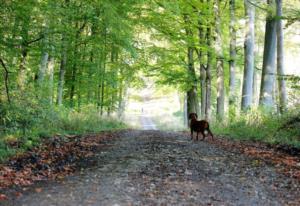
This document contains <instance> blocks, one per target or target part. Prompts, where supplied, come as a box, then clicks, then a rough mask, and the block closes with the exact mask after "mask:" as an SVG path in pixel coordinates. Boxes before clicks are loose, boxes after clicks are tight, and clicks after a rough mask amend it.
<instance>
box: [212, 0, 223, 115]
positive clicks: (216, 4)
mask: <svg viewBox="0 0 300 206" xmlns="http://www.w3.org/2000/svg"><path fill="white" fill-rule="evenodd" d="M214 11H215V14H216V28H215V29H216V44H215V49H216V55H217V118H219V119H220V120H223V118H224V106H225V105H224V104H225V85H224V56H223V49H222V37H221V19H220V0H215V2H214Z"/></svg>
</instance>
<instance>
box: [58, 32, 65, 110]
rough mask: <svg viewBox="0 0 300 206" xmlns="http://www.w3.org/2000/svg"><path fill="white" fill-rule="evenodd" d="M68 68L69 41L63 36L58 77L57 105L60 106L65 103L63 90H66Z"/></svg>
mask: <svg viewBox="0 0 300 206" xmlns="http://www.w3.org/2000/svg"><path fill="white" fill-rule="evenodd" d="M66 66H67V41H66V37H65V36H63V38H62V51H61V60H60V68H59V77H58V86H57V104H58V105H62V102H63V90H64V82H65V72H66Z"/></svg>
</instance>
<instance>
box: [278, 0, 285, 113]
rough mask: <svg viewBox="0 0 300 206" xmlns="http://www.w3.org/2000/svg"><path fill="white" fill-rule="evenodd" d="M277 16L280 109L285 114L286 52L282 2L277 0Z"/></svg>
mask: <svg viewBox="0 0 300 206" xmlns="http://www.w3.org/2000/svg"><path fill="white" fill-rule="evenodd" d="M276 15H277V18H278V20H277V30H276V33H277V75H278V78H277V79H278V90H279V109H280V112H281V113H283V112H284V111H285V109H286V104H287V95H286V85H285V80H284V52H283V28H282V0H276Z"/></svg>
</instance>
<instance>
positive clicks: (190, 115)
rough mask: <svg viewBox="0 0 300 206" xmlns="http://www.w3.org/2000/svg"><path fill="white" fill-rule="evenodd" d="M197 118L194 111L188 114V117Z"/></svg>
mask: <svg viewBox="0 0 300 206" xmlns="http://www.w3.org/2000/svg"><path fill="white" fill-rule="evenodd" d="M197 118H198V115H197V114H196V113H190V114H189V119H195V120H196V119H197Z"/></svg>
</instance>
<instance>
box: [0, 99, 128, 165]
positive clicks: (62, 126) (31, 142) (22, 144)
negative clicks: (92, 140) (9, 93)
mask: <svg viewBox="0 0 300 206" xmlns="http://www.w3.org/2000/svg"><path fill="white" fill-rule="evenodd" d="M125 127H126V126H125V125H124V124H123V123H121V122H119V121H116V120H114V119H112V118H103V117H101V116H100V115H99V112H97V110H96V109H95V107H94V106H86V107H84V108H82V109H81V111H80V112H78V111H75V110H72V109H70V108H65V107H63V106H54V105H49V103H48V102H43V101H38V100H35V99H34V98H32V97H27V98H24V97H22V99H21V98H20V99H18V101H14V102H12V103H11V104H6V105H0V160H4V159H6V158H7V157H8V156H11V155H13V154H15V153H16V152H20V151H24V150H26V149H28V148H31V147H33V146H36V145H38V144H39V143H40V140H41V139H42V138H47V137H51V136H53V135H55V134H60V135H66V134H83V133H96V132H100V131H105V130H113V129H119V128H125Z"/></svg>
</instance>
